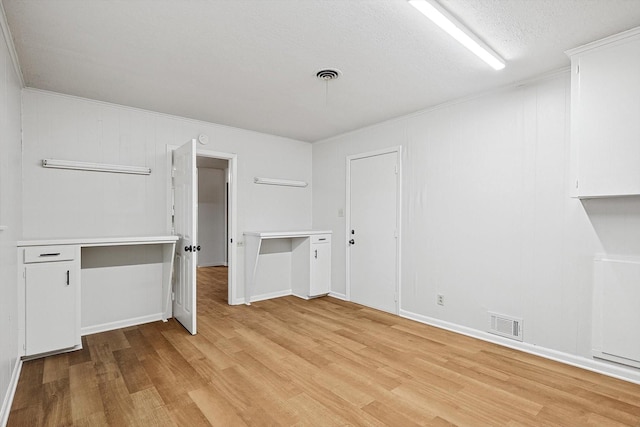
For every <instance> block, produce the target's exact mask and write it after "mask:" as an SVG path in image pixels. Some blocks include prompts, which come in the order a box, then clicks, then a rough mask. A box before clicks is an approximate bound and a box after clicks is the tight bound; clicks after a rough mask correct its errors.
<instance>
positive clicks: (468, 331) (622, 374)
mask: <svg viewBox="0 0 640 427" xmlns="http://www.w3.org/2000/svg"><path fill="white" fill-rule="evenodd" d="M400 316H401V317H404V318H407V319H411V320H415V321H416V322H420V323H424V324H427V325H430V326H435V327H436V328H440V329H445V330H447V331H451V332H456V333H458V334H462V335H466V336H468V337H471V338H477V339H479V340H482V341H487V342H490V343H493V344H498V345H501V346H504V347H508V348H512V349H514V350H520V351H523V352H525V353H529V354H533V355H536V356H540V357H544V358H545V359H550V360H554V361H556V362H561V363H565V364H567V365H571V366H576V367H578V368H582V369H586V370H588V371H592V372H596V373H599V374H602V375H607V376H609V377H613V378H617V379H620V380H624V381H629V382H632V383H635V384H640V371H638V370H637V369H633V368H625V367H622V366H618V365H612V364H608V363H605V362H601V361H598V360H593V359H589V358H587V357H582V356H576V355H574V354H569V353H564V352H562V351H557V350H552V349H549V348H545V347H540V346H537V345H533V344H528V343H523V342H519V341H513V340H510V339H508V338H502V337H500V336H498V335H493V334H490V333H488V332H484V331H479V330H477V329H472V328H468V327H466V326H460V325H456V324H454V323H449V322H445V321H444V320H439V319H434V318H432V317H428V316H424V315H422V314H417V313H413V312H410V311H406V310H400Z"/></svg>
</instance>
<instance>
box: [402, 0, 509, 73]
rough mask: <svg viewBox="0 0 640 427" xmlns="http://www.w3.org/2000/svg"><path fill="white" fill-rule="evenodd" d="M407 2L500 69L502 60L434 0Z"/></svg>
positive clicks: (502, 66)
mask: <svg viewBox="0 0 640 427" xmlns="http://www.w3.org/2000/svg"><path fill="white" fill-rule="evenodd" d="M409 4H410V5H411V6H413V7H415V8H416V9H418V10H419V11H420V12H422V14H423V15H425V16H426V17H427V18H429V19H431V20H432V21H433V22H434V23H435V24H436V25H437V26H438V27H440V28H442V29H443V30H445V31H446V32H447V33H449V35H450V36H451V37H453V38H454V39H456V40H457V41H458V42H460V43H461V44H462V45H463V46H464V47H466V48H467V49H469V50H470V51H471V52H473V53H475V54H476V55H477V56H478V57H479V58H480V59H482V60H483V61H484V62H486V63H487V64H489V65H490V66H491V67H492V68H493V69H494V70H502V69H503V68H504V66H505V63H504V60H503V59H502V58H500V56H499V55H498V54H497V53H495V52H494V51H493V50H492V49H491V48H490V47H489V46H487V45H486V44H485V43H484V42H483V41H482V40H480V39H479V38H478V37H477V36H476V35H475V34H473V33H472V32H471V31H470V30H469V29H467V28H466V27H465V26H464V25H462V24H461V23H460V21H458V20H457V19H456V18H455V17H454V16H453V15H451V14H450V13H449V12H447V11H446V10H445V9H444V8H443V7H442V6H440V5H439V4H438V3H437V2H436V1H435V0H409Z"/></svg>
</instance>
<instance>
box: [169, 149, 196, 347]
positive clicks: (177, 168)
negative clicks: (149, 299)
mask: <svg viewBox="0 0 640 427" xmlns="http://www.w3.org/2000/svg"><path fill="white" fill-rule="evenodd" d="M173 168H174V178H173V185H174V191H175V196H174V197H175V216H174V224H175V231H176V234H177V235H178V236H180V240H179V241H178V243H177V245H176V262H175V266H176V274H175V288H174V300H173V316H174V317H175V318H176V320H177V321H178V322H180V323H181V324H182V326H184V327H185V328H186V329H187V330H188V331H189V332H191V334H192V335H195V334H196V265H197V242H196V236H197V230H196V227H197V224H198V218H197V213H198V210H197V207H196V201H197V200H198V186H197V184H198V181H197V175H196V141H195V139H194V140H192V141H191V142H188V143H186V144H185V145H183V146H182V147H179V148H177V149H175V150H174V152H173Z"/></svg>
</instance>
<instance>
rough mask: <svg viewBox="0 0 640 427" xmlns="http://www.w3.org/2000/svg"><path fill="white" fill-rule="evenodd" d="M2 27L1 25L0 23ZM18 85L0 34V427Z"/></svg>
mask: <svg viewBox="0 0 640 427" xmlns="http://www.w3.org/2000/svg"><path fill="white" fill-rule="evenodd" d="M2 25H4V24H2ZM20 90H21V82H20V80H19V78H18V76H17V74H16V72H15V70H14V67H13V62H12V61H11V57H10V55H9V51H8V49H7V44H6V43H5V39H4V38H3V37H2V36H1V35H0V226H6V227H7V229H6V230H4V231H0V405H2V406H0V425H2V423H3V417H5V416H8V411H9V409H10V408H9V407H8V406H7V405H8V398H9V389H10V387H11V384H12V383H11V381H12V374H13V372H14V369H15V368H16V362H17V356H18V326H17V325H18V322H17V320H18V313H17V307H18V294H17V292H18V282H17V279H18V272H17V252H16V241H17V240H19V239H20V238H21V236H20V233H21V232H22V202H21V198H22V195H21V175H22V172H21V152H20V148H21V143H20V114H21V113H20V109H21V101H20Z"/></svg>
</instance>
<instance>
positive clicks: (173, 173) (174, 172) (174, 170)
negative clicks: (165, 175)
mask: <svg viewBox="0 0 640 427" xmlns="http://www.w3.org/2000/svg"><path fill="white" fill-rule="evenodd" d="M175 177H176V168H174V167H172V168H171V178H175Z"/></svg>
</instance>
